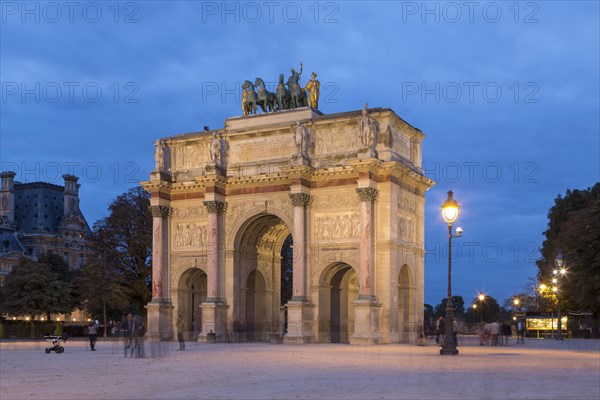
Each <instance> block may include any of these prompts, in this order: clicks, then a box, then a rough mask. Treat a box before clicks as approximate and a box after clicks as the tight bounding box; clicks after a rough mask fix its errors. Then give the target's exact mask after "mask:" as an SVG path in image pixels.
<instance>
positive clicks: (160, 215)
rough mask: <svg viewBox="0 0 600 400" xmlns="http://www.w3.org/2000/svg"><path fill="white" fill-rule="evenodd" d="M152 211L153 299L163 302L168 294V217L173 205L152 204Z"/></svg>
mask: <svg viewBox="0 0 600 400" xmlns="http://www.w3.org/2000/svg"><path fill="white" fill-rule="evenodd" d="M150 212H151V213H152V301H153V302H162V301H163V299H164V298H165V297H168V296H167V293H166V290H165V287H164V284H165V280H166V276H167V256H168V255H167V252H168V250H167V249H168V226H169V223H168V218H169V216H170V215H171V213H172V212H173V209H172V208H171V207H167V206H150Z"/></svg>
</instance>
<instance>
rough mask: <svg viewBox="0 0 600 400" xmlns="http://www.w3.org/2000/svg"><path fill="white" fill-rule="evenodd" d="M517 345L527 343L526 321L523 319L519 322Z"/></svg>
mask: <svg viewBox="0 0 600 400" xmlns="http://www.w3.org/2000/svg"><path fill="white" fill-rule="evenodd" d="M517 343H521V344H523V343H525V321H524V320H523V319H519V320H518V321H517Z"/></svg>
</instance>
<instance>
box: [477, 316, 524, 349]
mask: <svg viewBox="0 0 600 400" xmlns="http://www.w3.org/2000/svg"><path fill="white" fill-rule="evenodd" d="M521 324H522V325H521V326H522V327H523V328H521V329H520V326H519V325H517V331H518V336H517V343H523V342H524V336H525V329H524V324H523V323H522V322H521ZM512 334H513V332H512V327H511V326H510V324H509V323H508V322H506V321H505V322H499V321H497V320H496V321H494V322H491V323H486V324H483V325H482V326H481V329H480V332H479V344H480V345H481V346H483V345H486V346H487V345H491V346H508V338H509V337H511V336H512Z"/></svg>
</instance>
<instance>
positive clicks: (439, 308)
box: [434, 296, 465, 318]
mask: <svg viewBox="0 0 600 400" xmlns="http://www.w3.org/2000/svg"><path fill="white" fill-rule="evenodd" d="M447 299H448V298H447V297H444V298H443V299H442V301H440V303H439V304H437V305H436V306H435V308H434V313H435V317H436V318H437V317H445V316H446V300H447ZM452 313H453V315H454V318H463V317H464V314H465V301H464V300H463V298H462V296H452Z"/></svg>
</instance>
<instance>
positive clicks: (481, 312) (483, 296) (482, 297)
mask: <svg viewBox="0 0 600 400" xmlns="http://www.w3.org/2000/svg"><path fill="white" fill-rule="evenodd" d="M477 298H478V299H479V302H480V303H481V310H480V311H479V323H480V324H483V301H484V300H485V294H483V293H480V294H479V296H477Z"/></svg>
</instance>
